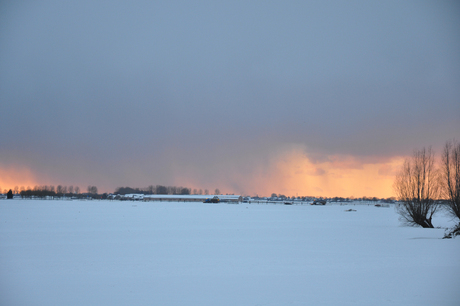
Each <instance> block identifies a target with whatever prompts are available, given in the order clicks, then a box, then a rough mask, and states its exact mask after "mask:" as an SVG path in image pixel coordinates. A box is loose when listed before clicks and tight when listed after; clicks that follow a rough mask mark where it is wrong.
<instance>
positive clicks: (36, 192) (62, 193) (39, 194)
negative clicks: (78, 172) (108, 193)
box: [11, 185, 103, 198]
mask: <svg viewBox="0 0 460 306" xmlns="http://www.w3.org/2000/svg"><path fill="white" fill-rule="evenodd" d="M11 192H12V194H13V193H14V194H19V195H20V196H21V197H22V198H63V197H68V198H87V197H91V198H103V195H99V194H98V193H97V187H96V186H91V185H90V186H88V188H87V192H86V193H81V192H80V187H78V186H75V187H74V186H73V185H70V186H63V185H58V186H56V187H55V186H53V185H43V186H35V187H34V188H30V187H27V188H24V187H21V188H18V187H15V188H14V190H11Z"/></svg>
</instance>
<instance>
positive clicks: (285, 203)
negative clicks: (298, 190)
mask: <svg viewBox="0 0 460 306" xmlns="http://www.w3.org/2000/svg"><path fill="white" fill-rule="evenodd" d="M284 205H292V202H284Z"/></svg>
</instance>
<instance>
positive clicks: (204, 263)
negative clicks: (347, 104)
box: [0, 200, 460, 306]
mask: <svg viewBox="0 0 460 306" xmlns="http://www.w3.org/2000/svg"><path fill="white" fill-rule="evenodd" d="M350 208H352V209H356V212H345V210H346V209H350ZM433 223H434V225H435V226H441V227H446V226H451V225H453V223H452V221H451V220H450V219H449V218H447V217H445V216H444V215H443V214H440V215H439V216H438V217H437V218H436V219H434V220H433ZM443 236H444V229H422V228H413V227H405V226H403V225H401V223H400V222H399V220H398V216H397V214H396V213H395V210H394V208H393V207H391V208H384V207H380V208H378V207H374V206H367V205H353V204H351V205H350V204H349V205H346V206H345V205H344V206H340V205H326V206H311V205H273V204H268V205H267V204H239V205H231V204H203V203H175V202H168V203H165V202H116V201H114V202H110V201H39V200H35V201H34V200H30V201H27V200H1V201H0V305H2V306H10V305H21V306H23V305H34V306H35V305H66V306H71V305H111V306H113V305H188V306H189V305H200V306H204V305H213V306H215V305H232V306H234V305H417V306H421V305H430V306H431V305H460V256H459V255H460V238H456V239H440V238H442V237H443Z"/></svg>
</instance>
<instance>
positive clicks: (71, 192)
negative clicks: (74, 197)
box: [69, 185, 73, 194]
mask: <svg viewBox="0 0 460 306" xmlns="http://www.w3.org/2000/svg"><path fill="white" fill-rule="evenodd" d="M69 193H70V194H73V186H72V185H70V186H69Z"/></svg>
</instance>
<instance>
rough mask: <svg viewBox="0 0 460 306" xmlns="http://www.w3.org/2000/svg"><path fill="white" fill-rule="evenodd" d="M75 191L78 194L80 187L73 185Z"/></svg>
mask: <svg viewBox="0 0 460 306" xmlns="http://www.w3.org/2000/svg"><path fill="white" fill-rule="evenodd" d="M75 193H76V194H79V193H80V187H78V186H75Z"/></svg>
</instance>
